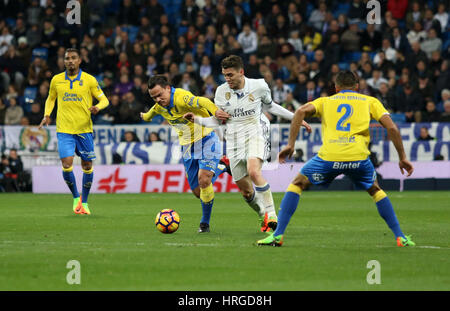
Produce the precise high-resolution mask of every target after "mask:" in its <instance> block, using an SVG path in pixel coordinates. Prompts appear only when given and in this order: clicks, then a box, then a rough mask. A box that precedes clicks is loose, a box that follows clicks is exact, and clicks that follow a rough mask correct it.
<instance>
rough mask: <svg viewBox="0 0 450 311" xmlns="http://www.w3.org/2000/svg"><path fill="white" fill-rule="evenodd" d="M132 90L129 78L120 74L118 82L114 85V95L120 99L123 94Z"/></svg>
mask: <svg viewBox="0 0 450 311" xmlns="http://www.w3.org/2000/svg"><path fill="white" fill-rule="evenodd" d="M132 89H133V83H132V82H131V81H130V78H129V77H128V75H127V74H122V75H121V76H120V82H119V83H118V84H116V86H115V88H114V94H117V95H119V96H120V97H122V96H123V95H124V94H126V93H128V92H130V91H131V90H132Z"/></svg>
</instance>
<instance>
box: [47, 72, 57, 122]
mask: <svg viewBox="0 0 450 311" xmlns="http://www.w3.org/2000/svg"><path fill="white" fill-rule="evenodd" d="M57 96H58V94H57V93H56V87H55V78H52V80H51V81H50V89H49V91H48V97H47V100H46V101H45V110H44V116H50V115H51V114H52V111H53V108H55V100H56V97H57Z"/></svg>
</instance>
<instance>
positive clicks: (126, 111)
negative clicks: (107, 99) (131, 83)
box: [119, 91, 144, 124]
mask: <svg viewBox="0 0 450 311" xmlns="http://www.w3.org/2000/svg"><path fill="white" fill-rule="evenodd" d="M143 110H144V105H143V104H141V103H138V102H137V101H136V99H135V97H134V95H133V93H132V92H129V91H128V92H126V93H125V95H124V96H123V102H122V103H121V104H120V108H119V114H120V123H122V124H136V123H139V122H140V121H141V118H140V112H141V111H143Z"/></svg>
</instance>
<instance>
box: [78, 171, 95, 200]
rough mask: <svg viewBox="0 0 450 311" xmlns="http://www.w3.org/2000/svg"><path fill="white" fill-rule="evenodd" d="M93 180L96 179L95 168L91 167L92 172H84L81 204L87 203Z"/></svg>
mask: <svg viewBox="0 0 450 311" xmlns="http://www.w3.org/2000/svg"><path fill="white" fill-rule="evenodd" d="M93 179H94V168H93V167H91V169H90V170H83V190H82V191H81V203H87V200H88V196H89V192H90V191H91V186H92V180H93Z"/></svg>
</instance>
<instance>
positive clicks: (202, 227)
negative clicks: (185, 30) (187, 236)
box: [198, 222, 210, 233]
mask: <svg viewBox="0 0 450 311" xmlns="http://www.w3.org/2000/svg"><path fill="white" fill-rule="evenodd" d="M206 232H210V230H209V224H207V223H205V222H201V223H200V227H199V228H198V233H206Z"/></svg>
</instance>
